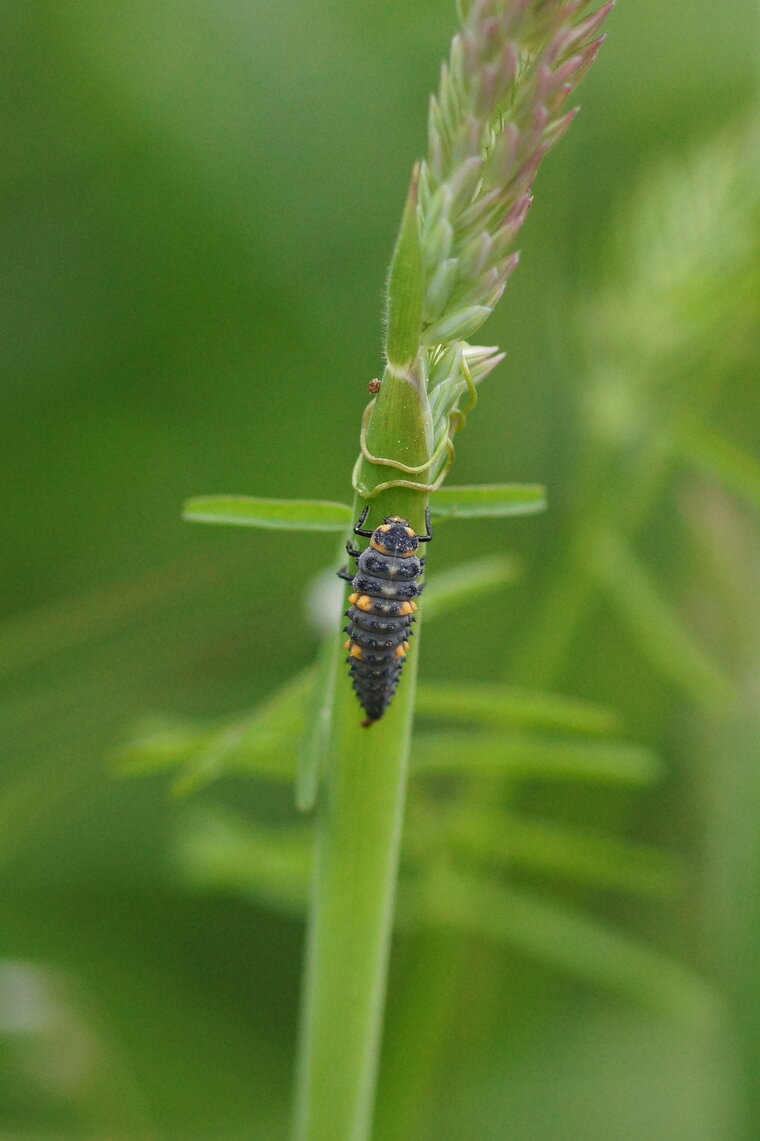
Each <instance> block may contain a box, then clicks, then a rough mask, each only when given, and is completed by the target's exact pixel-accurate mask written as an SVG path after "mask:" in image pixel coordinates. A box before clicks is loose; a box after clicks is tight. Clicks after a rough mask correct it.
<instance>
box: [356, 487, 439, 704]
mask: <svg viewBox="0 0 760 1141" xmlns="http://www.w3.org/2000/svg"><path fill="white" fill-rule="evenodd" d="M368 511H369V508H368V507H367V508H365V510H364V511H363V512H362V514H361V516H360V517H359V520H358V522H357V524H356V526H355V527H354V534H355V535H363V536H364V537H365V538H368V539H369V541H370V542H369V546H368V547H367V548H366V550H364V551H358V550H356V549H355V548H354V547H353V546H352V545H351V543H347V544H346V550H347V551H348V553H349V555H351V557H352V558H355V559H356V574H355V575H353V576H352V575H350V574H349V573H348V572H347V571H346V570H345V569H344V570H341V571H339V572H338V573H339V574H340V576H341V578H344V579H346V580H347V581H348V582H350V583H351V586H352V588H353V589H352V592H351V594H350V595H349V598H348V601H349V602H350V604H351V606H350V609H348V610H347V611H346V617H347V618H348V625H347V626H345V627H344V630H345V632H346V633H347V634H348V639H347V640H346V642H344V644H343V645H344V649H346V650H348V657H347V658H346V661H347V662H348V664H349V674H350V675H351V680H352V681H353V683H354V690H355V691H356V696H357V697H358V698H359V703H360V704H361V706H362V708H363V709H364V712H365V713H366V714H367V719H366V721H363V722H362V724H363V725H364V726H369V725H371V724H372V723H373V721H377V720H378V719H379V718H380V717H382V715H383V713H385V710H386V709H387V708H388V705H389V704H390V701H391V698H392V697H393V694H394V693H395V692H396V686H397V685H398V682H399V677H400V676H401V667H402V666H403V664H404V658H405V657H406V651H407V649H408V648H409V637H410V636H411V633H412V630H411V625H412V622H413V621H414V612H415V610H416V609H417V603H416V602H415V601H414V599H415V598H416V597H417V595H418V594H419V593H420V591H421V590H422V586H421V584H420V583H418V582H417V579H418V578H419V577H420V575H421V574H422V570H423V567H424V564H425V560H424V559H421V558H419V557H418V555H417V548H418V546H419V544H420V543H428V542H430V540H431V539H432V537H433V535H432V532H431V528H430V508H428V509H427V510H426V512H425V522H426V525H427V532H426V534H424V535H417V534H416V533H415V532H414V531H413V530H412V528H411V527H410V526H409V523H408V521H407V520H406V519H402V518H401V517H400V516H399V515H388V516H387V517H386V518H385V519H384V520H383V522H382V524H381V525H380V526H379V527H376V528H375V530H374V531H365V530H364V529H363V527H362V524H363V523H364V520H365V519H366V518H367V513H368Z"/></svg>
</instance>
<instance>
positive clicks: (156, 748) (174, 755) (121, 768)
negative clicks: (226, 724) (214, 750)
mask: <svg viewBox="0 0 760 1141" xmlns="http://www.w3.org/2000/svg"><path fill="white" fill-rule="evenodd" d="M218 732H219V729H218V727H217V726H209V725H203V726H201V725H198V724H194V723H193V722H181V721H169V720H168V719H163V718H162V719H156V718H150V719H149V720H147V721H144V722H143V723H142V724H141V725H139V726H138V727H137V728H136V729H135V731H134V732H133V734H132V739H131V740H130V741H128V742H127V743H126V744H124V745H122V746H120V747H119V749H118V750H116V751H115V752H114V753H113V754H112V759H113V764H114V767H115V769H116V771H117V772H118V773H120V774H122V775H124V776H142V775H143V774H146V773H152V772H161V770H162V769H175V768H178V767H179V766H180V765H183V764H185V763H186V762H187V761H189V760H191V758H192V757H194V756H195V755H196V754H197V753H198V752H200V750H201V749H204V748H206V747H208V746H209V745H210V743H211V742H212V741H213V739H214V737H215V736H216V734H217V733H218Z"/></svg>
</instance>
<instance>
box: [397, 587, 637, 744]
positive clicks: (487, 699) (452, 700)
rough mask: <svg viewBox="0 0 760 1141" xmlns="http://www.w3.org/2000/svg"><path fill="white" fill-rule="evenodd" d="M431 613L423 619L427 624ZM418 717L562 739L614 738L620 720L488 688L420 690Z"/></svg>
mask: <svg viewBox="0 0 760 1141" xmlns="http://www.w3.org/2000/svg"><path fill="white" fill-rule="evenodd" d="M425 605H426V606H427V597H426V599H425ZM427 617H428V615H427V611H426V612H425V618H426V620H427ZM417 712H418V713H419V714H424V715H428V716H431V717H436V718H441V719H442V720H445V721H464V722H467V721H469V722H472V723H473V724H474V725H477V726H479V727H481V728H484V729H485V728H489V729H502V728H504V729H512V728H525V729H548V730H556V731H558V732H563V733H584V734H598V733H614V732H615V731H616V730H619V729H620V719H619V717H618V715H617V714H616V713H614V712H613V711H612V710H611V709H605V708H603V707H602V706H599V705H593V704H592V703H591V702H590V701H581V700H579V699H577V698H572V697H563V696H561V695H560V694H556V693H544V692H542V691H541V690H529V689H516V688H514V687H512V686H507V685H498V684H493V683H488V682H466V683H459V682H455V683H452V682H434V681H427V682H424V683H422V684H420V686H419V688H418V690H417Z"/></svg>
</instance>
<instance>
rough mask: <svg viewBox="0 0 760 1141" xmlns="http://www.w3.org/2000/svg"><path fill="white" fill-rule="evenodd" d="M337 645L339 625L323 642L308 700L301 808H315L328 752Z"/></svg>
mask: <svg viewBox="0 0 760 1141" xmlns="http://www.w3.org/2000/svg"><path fill="white" fill-rule="evenodd" d="M338 647H339V641H338V633H337V628H336V631H335V633H334V634H332V635H328V636H327V637H326V638H325V639H324V640H323V642H322V647H321V649H320V652H319V657H318V659H317V669H316V673H315V676H314V679H313V684H312V687H311V691H310V693H309V696H308V700H307V704H306V721H305V725H304V732H303V736H302V738H301V743H300V748H299V752H298V766H297V769H296V807H297V808H298V809H299V810H300V811H301V812H311V810H312V809H313V808H314V805H315V804H316V801H317V790H318V788H319V778H320V775H321V774H322V772H323V771H324V767H325V765H326V764H327V758H328V756H329V750H330V742H331V739H332V716H333V705H334V694H335V680H336V675H337V667H338Z"/></svg>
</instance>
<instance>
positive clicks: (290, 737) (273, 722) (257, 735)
mask: <svg viewBox="0 0 760 1141" xmlns="http://www.w3.org/2000/svg"><path fill="white" fill-rule="evenodd" d="M313 684H314V674H313V671H312V670H304V671H303V672H302V673H300V674H296V676H295V677H293V678H291V679H290V681H288V682H286V684H285V685H283V686H281V687H280V688H279V689H278V690H276V691H275V692H274V693H273V694H272V695H271V696H270V697H267V698H266V699H265V700H264V701H263V702H262V703H261V704H260V705H259V706H258V707H257V708H256V710H255V711H254V712H253V714H250V713H248V714H246V715H245V716H243V717H239V718H236V719H235V720H234V721H232V722H229V723H227V724H226V725H223V726H222V727H221V728H220V729H219V730H218V731H217V732H216V734H215V735H214V737H213V738H212V739H211V740H210V741H207V743H206V745H205V747H204V748H202V749H201V750H200V751H199V752H198V753H196V754H195V756H193V757H192V758H191V759H190V760H189V762H188V763H187V764H186V766H185V769H184V772H183V773H182V775H181V776H180V777H179V778H178V779H177V780H176V782H175V784H174V786H173V790H172V791H173V792H174V793H175V794H176V795H178V796H185V795H187V794H188V793H190V792H195V791H197V789H199V788H201V787H203V786H205V785H207V784H210V783H211V782H212V781H214V780H218V779H219V778H220V777H222V776H224V775H225V774H226V773H229V772H236V771H240V770H241V769H243V770H244V771H246V772H249V773H250V772H253V773H256V774H257V775H258V776H267V777H271V776H281V777H286V778H291V777H292V776H293V764H292V756H293V752H294V749H295V747H296V745H297V742H298V740H299V737H300V734H301V732H302V728H303V723H304V711H305V707H306V702H307V700H308V696H309V694H310V693H311V690H312V687H313Z"/></svg>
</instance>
